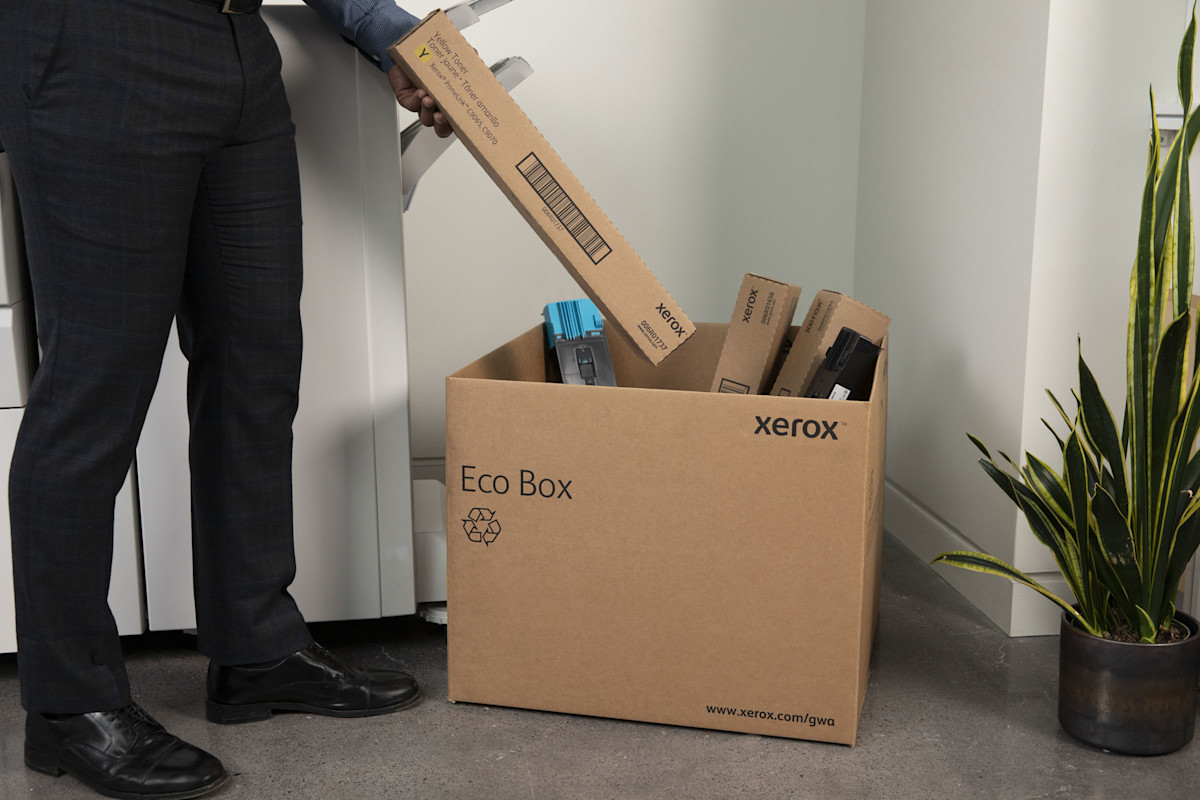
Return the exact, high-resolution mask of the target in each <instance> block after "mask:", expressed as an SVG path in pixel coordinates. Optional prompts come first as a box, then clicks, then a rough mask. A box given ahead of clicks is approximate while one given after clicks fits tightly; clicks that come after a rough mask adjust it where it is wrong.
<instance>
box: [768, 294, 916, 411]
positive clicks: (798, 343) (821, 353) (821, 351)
mask: <svg viewBox="0 0 1200 800" xmlns="http://www.w3.org/2000/svg"><path fill="white" fill-rule="evenodd" d="M891 321H892V320H891V317H889V316H887V315H886V314H881V313H880V312H878V311H876V310H875V309H873V308H871V307H870V306H869V305H867V304H866V303H861V302H859V301H858V300H855V299H854V298H853V297H850V296H848V295H844V294H841V293H839V292H831V291H829V290H827V289H822V290H821V291H819V292H817V296H816V297H815V298H813V301H812V305H811V306H809V309H808V314H807V315H806V316H805V317H804V321H803V322H802V323H800V325H798V326H797V327H796V328H794V329H793V331H794V332H795V336H794V337H793V340H792V345H791V349H790V350H789V351H788V355H787V358H786V359H785V360H784V362H783V366H782V367H780V369H779V377H777V378H776V379H775V385H774V386H772V387H771V394H772V395H777V396H782V397H802V396H803V395H804V390H805V388H807V387H808V384H809V383H810V382H811V381H812V379H813V376H814V375H816V372H817V368H818V367H819V366H820V364H821V361H822V360H823V359H824V358H825V353H826V351H827V350H829V347H830V346H831V345H832V344H833V342H834V340H835V339H836V338H837V335H838V332H839V331H841V329H842V328H843V327H847V328H853V329H854V330H856V331H858V332H859V333H860V334H862V335H863V336H865V337H867V338H868V339H870V340H871V341H872V342H874V343H875V344H878V345H882V344H883V342H884V339H885V337H886V336H887V329H888V324H889V323H891Z"/></svg>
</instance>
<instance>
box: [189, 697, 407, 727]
mask: <svg viewBox="0 0 1200 800" xmlns="http://www.w3.org/2000/svg"><path fill="white" fill-rule="evenodd" d="M421 698H422V695H421V693H420V692H419V691H418V692H417V693H416V694H415V695H413V696H412V697H410V698H408V699H407V700H405V701H404V702H402V703H396V704H395V705H390V706H381V707H380V708H366V709H340V708H326V707H324V706H314V705H310V704H308V703H246V704H244V705H236V706H231V705H225V704H223V703H217V702H214V701H212V700H206V701H205V704H204V715H205V716H206V717H207V718H208V721H209V722H215V723H217V724H218V725H240V724H242V723H244V722H262V721H263V720H267V719H270V718H271V715H272V714H273V713H275V712H277V711H283V712H289V711H290V712H295V713H300V714H318V715H320V716H322V717H343V718H352V717H379V716H382V715H384V714H391V713H393V712H396V711H403V710H404V709H406V708H412V707H413V706H415V705H416V704H417V703H419V702H421Z"/></svg>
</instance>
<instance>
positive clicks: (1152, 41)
mask: <svg viewBox="0 0 1200 800" xmlns="http://www.w3.org/2000/svg"><path fill="white" fill-rule="evenodd" d="M1183 27H1184V13H1183V3H1182V2H1180V0H1160V1H1159V2H1141V3H1136V4H1133V3H1126V2H1121V1H1120V0H1106V1H1105V2H1099V1H1098V0H1046V1H1045V2H1026V3H999V2H991V3H965V2H961V0H959V1H955V0H940V2H923V1H919V0H905V1H904V2H895V0H889V1H888V2H882V1H880V0H875V1H873V2H870V3H868V12H867V37H866V64H867V66H866V70H865V78H864V90H863V106H864V111H863V145H862V160H861V166H860V173H861V176H862V178H861V180H860V184H859V217H858V261H857V265H856V274H855V290H856V293H857V294H858V295H859V296H860V297H861V298H862V299H863V300H865V301H866V302H869V303H874V304H878V305H879V306H880V307H881V308H883V309H885V310H887V311H888V312H889V313H891V314H892V316H893V319H894V323H893V329H892V339H891V341H892V365H893V370H892V378H891V392H892V394H891V424H890V426H889V443H888V444H889V447H888V497H887V506H886V507H887V512H886V515H887V516H886V521H885V524H886V525H887V527H888V529H889V530H891V531H892V532H893V533H895V534H897V535H898V536H900V538H901V539H902V540H904V541H905V542H906V543H908V544H909V546H910V547H912V548H913V549H914V550H915V551H916V552H917V553H918V554H919V555H921V556H922V557H925V558H931V557H932V556H934V555H936V554H937V553H938V552H940V551H942V550H946V549H957V548H964V547H965V548H971V549H984V550H986V551H988V552H991V553H993V554H994V555H997V556H1000V557H1002V558H1006V559H1013V560H1014V561H1015V562H1016V565H1017V566H1018V567H1020V568H1023V569H1027V570H1031V571H1034V572H1035V573H1037V572H1041V571H1044V570H1053V562H1052V561H1051V560H1049V558H1048V555H1047V554H1046V553H1045V552H1044V550H1043V549H1042V548H1041V546H1040V545H1038V544H1037V543H1036V541H1034V540H1033V539H1032V536H1031V535H1030V534H1029V533H1028V532H1027V531H1026V530H1025V528H1024V523H1023V521H1020V520H1019V519H1018V514H1017V512H1016V509H1015V508H1014V507H1013V506H1012V505H1011V503H1009V501H1008V500H1007V498H1005V497H1004V496H1003V494H1002V493H1001V492H1000V491H999V489H997V488H996V487H995V486H994V484H992V483H991V481H990V480H989V479H988V478H987V477H986V476H985V475H984V474H983V472H982V470H980V469H978V467H976V466H975V461H976V458H977V453H976V451H975V450H974V448H973V447H972V446H971V444H970V443H969V442H968V440H967V439H966V436H965V435H964V432H965V431H971V432H972V433H975V434H976V435H978V436H979V437H980V438H981V439H983V440H984V441H985V442H987V443H988V444H989V445H990V446H991V447H992V449H993V452H994V451H995V450H997V449H1002V450H1005V451H1006V452H1008V453H1009V454H1010V455H1012V456H1013V457H1014V458H1020V455H1021V453H1022V452H1023V450H1024V449H1025V448H1032V449H1033V450H1034V451H1035V452H1038V453H1042V454H1045V456H1046V457H1047V460H1050V457H1052V456H1053V455H1054V453H1055V446H1054V442H1053V439H1051V438H1050V437H1049V434H1048V433H1045V432H1044V429H1043V428H1042V426H1041V422H1040V418H1041V417H1042V416H1047V417H1048V416H1049V412H1050V411H1051V410H1052V409H1051V407H1050V406H1049V402H1048V400H1047V399H1046V397H1045V395H1044V393H1043V389H1044V388H1045V387H1047V386H1049V387H1051V388H1052V389H1053V390H1054V392H1055V394H1056V395H1058V396H1059V397H1060V398H1064V397H1065V398H1069V397H1070V386H1071V385H1074V383H1075V379H1074V369H1075V367H1074V363H1075V352H1076V351H1075V334H1076V333H1082V334H1083V336H1084V341H1085V353H1087V354H1090V357H1089V363H1090V364H1091V366H1092V368H1093V369H1094V370H1095V371H1096V372H1097V374H1098V375H1099V376H1100V379H1101V381H1102V382H1103V383H1104V385H1105V386H1106V387H1107V386H1111V387H1112V388H1111V390H1110V391H1111V392H1113V397H1114V400H1113V402H1115V403H1117V404H1119V403H1120V402H1121V401H1122V399H1123V391H1122V390H1121V389H1122V386H1121V375H1122V368H1123V363H1124V362H1123V360H1124V324H1125V308H1126V305H1127V303H1128V274H1129V267H1130V265H1131V263H1132V256H1133V243H1134V241H1135V236H1136V219H1137V213H1136V212H1137V202H1138V198H1139V192H1140V190H1139V188H1138V187H1139V186H1140V182H1141V179H1142V174H1143V171H1144V167H1145V144H1146V137H1147V135H1148V103H1147V86H1148V85H1149V84H1150V83H1151V82H1152V81H1153V82H1154V83H1155V84H1156V85H1157V86H1159V87H1160V88H1159V94H1160V96H1163V95H1165V94H1168V93H1169V91H1170V90H1171V88H1172V87H1173V82H1172V80H1171V70H1172V66H1171V65H1172V64H1173V60H1174V57H1175V54H1176V52H1177V49H1178V42H1179V38H1180V36H1181V35H1182V32H1183ZM1051 463H1053V462H1051ZM938 569H939V572H940V573H941V574H942V575H943V576H944V577H945V578H946V579H947V580H949V581H950V582H951V583H953V584H954V585H956V586H957V587H958V588H959V589H960V590H961V591H963V592H964V593H965V594H966V595H967V596H968V597H969V598H970V599H972V601H973V602H975V603H976V604H977V605H979V606H980V608H982V609H983V610H984V611H985V612H986V613H987V614H988V615H989V616H991V617H992V619H994V620H995V621H996V622H997V624H999V625H1000V626H1001V627H1002V628H1004V629H1005V630H1007V631H1009V632H1010V633H1012V634H1014V635H1019V634H1031V633H1048V632H1052V631H1054V630H1056V629H1057V621H1056V620H1057V612H1056V610H1055V608H1054V607H1053V606H1052V605H1051V604H1050V603H1048V602H1047V601H1045V600H1043V599H1041V598H1039V597H1037V596H1036V595H1034V594H1033V593H1032V592H1029V591H1028V590H1025V589H1020V588H1017V587H1013V586H1012V585H1011V584H1009V583H1008V582H1007V581H1004V580H1002V579H999V578H993V577H991V576H981V575H975V574H973V573H966V572H962V571H958V570H952V569H949V568H941V567H939V568H938ZM1038 577H1042V578H1044V579H1045V580H1046V582H1047V583H1049V584H1052V585H1055V586H1056V587H1057V585H1058V581H1057V578H1056V573H1054V572H1048V573H1046V574H1045V575H1039V576H1038Z"/></svg>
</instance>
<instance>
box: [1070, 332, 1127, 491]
mask: <svg viewBox="0 0 1200 800" xmlns="http://www.w3.org/2000/svg"><path fill="white" fill-rule="evenodd" d="M1079 396H1080V400H1081V402H1082V406H1081V414H1080V416H1081V418H1082V420H1083V429H1084V433H1085V434H1086V435H1087V437H1088V439H1089V440H1090V441H1091V442H1092V444H1093V446H1094V447H1095V450H1096V452H1097V453H1098V454H1099V455H1100V456H1101V457H1102V458H1103V459H1104V460H1105V461H1107V462H1108V464H1109V465H1110V467H1111V473H1112V481H1113V488H1114V490H1115V493H1114V496H1113V499H1114V500H1116V501H1117V507H1118V508H1120V509H1122V514H1128V509H1129V495H1128V490H1127V488H1126V484H1125V458H1124V451H1123V450H1122V448H1121V434H1120V433H1118V432H1117V421H1116V418H1114V417H1113V413H1112V409H1111V408H1109V405H1108V402H1107V401H1106V400H1105V399H1104V394H1103V393H1102V392H1101V391H1100V384H1098V383H1097V382H1096V377H1095V376H1094V375H1093V374H1092V370H1091V369H1090V368H1089V367H1088V365H1087V362H1085V361H1084V360H1083V352H1082V350H1081V351H1080V353H1079Z"/></svg>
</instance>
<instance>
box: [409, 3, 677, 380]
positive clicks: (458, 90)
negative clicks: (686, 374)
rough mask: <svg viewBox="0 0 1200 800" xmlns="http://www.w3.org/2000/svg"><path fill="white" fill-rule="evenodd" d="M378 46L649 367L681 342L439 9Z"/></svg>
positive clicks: (608, 233) (626, 255)
mask: <svg viewBox="0 0 1200 800" xmlns="http://www.w3.org/2000/svg"><path fill="white" fill-rule="evenodd" d="M388 52H389V53H390V54H391V56H392V58H393V59H394V60H395V61H396V63H397V64H399V65H400V66H401V67H402V68H403V69H404V71H405V72H406V73H407V74H408V75H409V77H410V78H412V80H413V82H414V83H415V84H416V85H417V86H420V87H421V88H422V89H424V90H425V91H426V92H428V93H429V95H430V96H431V97H433V99H434V100H435V101H436V102H437V104H438V106H439V107H440V108H441V109H442V111H443V112H444V113H445V115H446V117H447V119H449V120H450V124H451V127H452V128H453V129H454V132H455V134H457V135H458V138H459V139H460V140H462V142H463V144H464V145H466V147H467V149H468V150H469V151H470V152H471V154H472V155H473V156H474V157H475V159H476V160H477V161H478V162H479V163H480V165H481V166H482V167H483V168H484V170H485V171H486V172H487V173H488V174H489V175H490V176H491V177H492V180H493V181H495V183H496V185H497V186H499V187H500V189H501V190H502V191H503V192H504V194H505V195H506V196H507V197H508V199H509V200H510V201H511V202H512V204H513V205H514V206H515V207H516V208H517V210H518V211H519V212H520V213H521V215H522V216H523V217H524V218H525V220H526V221H527V222H528V223H529V225H530V226H531V227H532V228H533V229H534V231H535V232H536V233H537V234H538V236H539V237H540V238H541V239H542V241H543V242H544V243H545V244H546V246H547V247H549V248H550V250H551V251H552V252H553V253H554V254H555V255H556V256H557V257H558V259H559V261H561V262H562V264H563V266H564V267H566V269H567V271H568V272H570V273H571V275H572V277H574V278H575V280H576V281H577V282H578V283H579V285H580V287H581V288H582V289H583V290H584V291H585V292H586V293H587V295H588V297H590V298H591V299H592V301H593V302H594V303H595V304H596V305H597V306H599V308H600V310H601V312H603V314H604V317H605V319H606V320H607V321H608V322H609V323H611V324H612V327H613V328H614V329H615V330H617V331H619V332H620V333H621V335H623V336H624V337H626V338H627V339H628V341H629V342H630V343H631V344H632V345H633V346H634V347H635V348H636V350H637V352H639V353H640V354H641V355H643V356H644V357H645V358H646V359H648V360H649V361H650V362H651V363H652V364H659V363H661V362H662V360H663V359H665V358H666V357H667V356H668V355H670V354H671V353H673V352H674V351H675V350H676V349H678V348H679V347H680V345H682V344H683V343H684V342H685V341H687V339H688V337H690V336H691V335H692V333H693V332H694V331H695V329H696V328H695V325H694V324H693V323H692V322H691V320H689V319H688V317H687V315H686V314H684V313H683V310H682V309H680V308H679V306H678V305H677V304H676V303H675V301H674V300H673V299H672V298H671V296H670V295H669V294H668V293H667V291H666V289H665V288H663V285H662V284H661V283H660V282H659V280H658V278H656V277H655V276H654V273H653V272H651V271H650V269H649V267H647V266H646V264H645V262H643V261H642V259H641V258H640V257H639V256H638V254H637V253H636V252H635V251H634V249H633V247H632V246H631V245H630V244H629V242H627V241H626V240H625V238H624V237H623V236H622V235H621V233H620V232H619V231H618V230H617V228H616V226H615V225H613V223H612V222H611V221H610V220H609V219H608V217H607V216H606V215H605V213H604V212H603V211H602V210H601V209H600V206H599V205H598V204H597V203H596V202H595V201H594V200H593V199H592V197H591V195H589V194H588V193H587V191H586V190H585V189H584V188H583V185H582V184H581V183H580V182H579V181H578V179H577V178H576V177H575V175H574V174H573V173H572V172H571V170H569V169H568V168H567V165H566V164H565V163H564V162H563V160H562V159H561V158H559V157H558V155H557V154H556V153H555V152H554V150H553V149H552V148H551V147H550V145H549V143H548V142H547V141H546V139H545V137H543V136H542V135H541V133H539V132H538V129H537V128H536V127H535V126H534V124H533V123H532V122H531V121H530V119H529V118H528V117H527V116H526V115H525V113H524V112H523V111H522V110H521V109H520V107H518V106H517V104H516V102H515V101H514V100H513V99H512V97H511V96H510V95H509V94H508V92H507V91H505V89H504V87H503V86H501V85H500V82H499V81H498V80H497V79H496V78H495V76H493V75H492V73H491V70H489V69H488V68H487V66H486V65H485V64H484V62H483V61H482V60H481V59H480V58H479V56H478V55H477V54H476V52H475V49H474V48H473V47H472V46H471V45H470V44H469V43H468V42H467V41H466V39H464V38H463V36H462V34H460V33H459V31H458V29H457V28H455V27H454V25H453V24H452V23H451V22H450V21H449V20H448V19H447V18H446V15H445V14H444V13H442V12H441V11H435V12H433V13H432V14H430V15H429V16H427V17H426V18H425V19H424V20H423V21H422V22H421V24H420V25H418V26H417V27H415V28H413V29H412V30H411V31H409V33H408V34H407V35H406V36H405V37H404V38H402V39H401V40H400V41H398V42H396V43H395V44H393V45H392V46H391V47H390V48H389V49H388Z"/></svg>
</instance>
